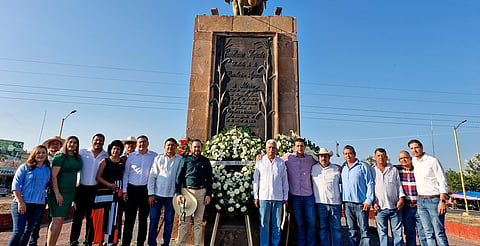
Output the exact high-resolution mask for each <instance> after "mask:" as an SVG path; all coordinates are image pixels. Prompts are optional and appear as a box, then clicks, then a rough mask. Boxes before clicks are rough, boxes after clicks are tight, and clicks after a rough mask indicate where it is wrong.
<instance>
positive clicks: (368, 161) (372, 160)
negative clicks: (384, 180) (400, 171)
mask: <svg viewBox="0 0 480 246" xmlns="http://www.w3.org/2000/svg"><path fill="white" fill-rule="evenodd" d="M362 162H363V163H365V164H368V165H369V166H371V167H374V166H375V165H377V162H376V161H375V156H373V155H368V156H367V157H366V158H365V159H363V160H362ZM387 163H388V164H392V163H391V162H390V157H388V160H387Z"/></svg>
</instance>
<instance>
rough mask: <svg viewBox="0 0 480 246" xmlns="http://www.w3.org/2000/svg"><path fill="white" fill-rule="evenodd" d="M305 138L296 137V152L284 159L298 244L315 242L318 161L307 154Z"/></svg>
mask: <svg viewBox="0 0 480 246" xmlns="http://www.w3.org/2000/svg"><path fill="white" fill-rule="evenodd" d="M305 148H306V146H305V139H303V138H297V139H295V145H294V149H295V153H288V154H285V155H284V156H283V157H282V159H283V160H284V161H285V165H286V167H287V175H288V184H289V200H290V206H291V208H292V211H293V215H294V216H295V222H296V224H297V245H298V246H305V245H316V244H315V239H316V238H315V235H316V233H315V198H314V197H313V188H312V179H311V177H310V174H311V172H312V166H313V165H315V164H316V163H317V161H316V160H315V159H314V158H313V157H312V156H311V155H308V154H305Z"/></svg>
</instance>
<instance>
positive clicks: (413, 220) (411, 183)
mask: <svg viewBox="0 0 480 246" xmlns="http://www.w3.org/2000/svg"><path fill="white" fill-rule="evenodd" d="M398 160H399V161H400V164H401V165H398V166H396V167H397V168H398V171H399V174H400V181H401V182H402V186H403V190H404V192H405V198H404V203H403V209H402V222H403V225H404V227H403V228H404V232H405V237H406V246H414V245H416V240H417V236H416V233H417V234H418V241H419V242H420V245H421V246H426V245H427V240H426V239H425V233H424V232H423V227H422V223H421V221H420V217H419V216H418V214H417V195H418V194H417V185H416V182H415V176H414V175H413V165H412V157H411V156H410V154H409V153H408V152H407V151H400V153H399V154H398ZM413 225H416V229H417V230H416V231H415V226H413Z"/></svg>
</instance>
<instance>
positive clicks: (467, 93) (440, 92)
mask: <svg viewBox="0 0 480 246" xmlns="http://www.w3.org/2000/svg"><path fill="white" fill-rule="evenodd" d="M302 84H309V85H316V86H326V87H341V88H345V87H347V88H357V89H375V90H390V91H404V92H419V93H438V94H455V95H473V96H479V95H480V93H474V92H454V91H437V90H420V89H408V90H407V89H400V88H392V87H375V86H363V85H362V86H360V85H351V84H344V83H341V85H339V84H329V83H323V82H320V81H317V82H315V81H310V82H302Z"/></svg>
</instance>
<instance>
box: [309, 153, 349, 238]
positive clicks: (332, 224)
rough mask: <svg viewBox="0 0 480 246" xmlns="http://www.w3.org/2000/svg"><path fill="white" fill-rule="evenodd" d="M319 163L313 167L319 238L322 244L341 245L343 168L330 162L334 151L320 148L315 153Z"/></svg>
mask: <svg viewBox="0 0 480 246" xmlns="http://www.w3.org/2000/svg"><path fill="white" fill-rule="evenodd" d="M315 155H316V156H318V162H319V163H317V164H315V165H313V167H312V183H313V195H314V197H315V210H316V217H317V220H318V221H319V226H320V228H319V230H318V231H317V234H318V239H319V240H320V242H321V245H332V246H333V245H341V244H342V230H341V225H340V219H341V218H342V196H341V192H340V181H341V176H342V174H341V172H342V168H341V167H340V166H339V165H337V164H331V163H330V157H331V156H332V155H333V152H332V151H328V150H327V149H326V148H320V151H319V152H317V153H315Z"/></svg>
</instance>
